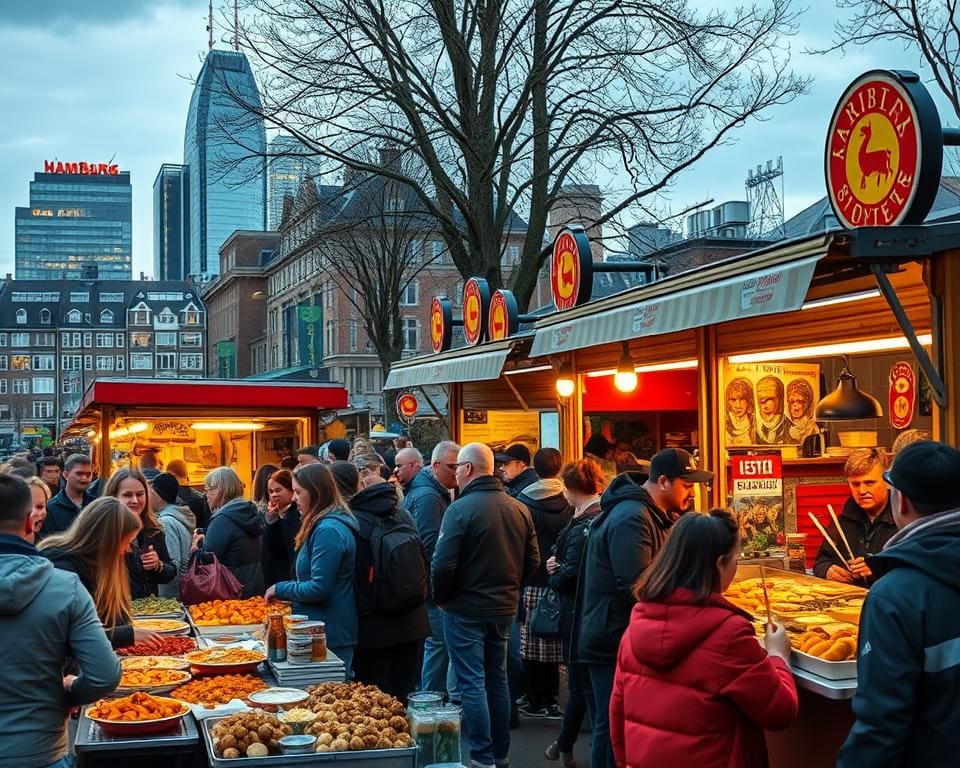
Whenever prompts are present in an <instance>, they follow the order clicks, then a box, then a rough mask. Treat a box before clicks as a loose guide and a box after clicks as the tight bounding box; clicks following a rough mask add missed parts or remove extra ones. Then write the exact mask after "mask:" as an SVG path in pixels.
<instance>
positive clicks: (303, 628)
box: [289, 621, 327, 664]
mask: <svg viewBox="0 0 960 768" xmlns="http://www.w3.org/2000/svg"><path fill="white" fill-rule="evenodd" d="M289 634H290V635H291V636H293V637H309V638H311V652H310V658H309V659H308V660H307V661H300V662H299V663H300V664H307V663H309V662H311V661H326V660H327V625H326V624H324V623H323V622H322V621H304V622H301V623H299V624H294V625H292V626H291V627H290V633H289Z"/></svg>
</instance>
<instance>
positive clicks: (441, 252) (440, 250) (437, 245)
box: [430, 240, 447, 264]
mask: <svg viewBox="0 0 960 768" xmlns="http://www.w3.org/2000/svg"><path fill="white" fill-rule="evenodd" d="M444 245H445V244H444V242H443V240H434V241H432V242H431V243H430V256H431V257H432V258H433V262H434V263H435V264H444V263H446V261H447V258H446V256H447V255H446V252H445V251H446V248H445V247H444Z"/></svg>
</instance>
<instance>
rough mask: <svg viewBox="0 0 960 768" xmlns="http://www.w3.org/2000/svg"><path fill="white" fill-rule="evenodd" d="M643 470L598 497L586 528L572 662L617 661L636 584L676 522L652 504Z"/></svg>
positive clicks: (621, 478) (627, 474)
mask: <svg viewBox="0 0 960 768" xmlns="http://www.w3.org/2000/svg"><path fill="white" fill-rule="evenodd" d="M646 480H647V476H646V475H644V474H642V473H639V472H625V473H623V474H622V475H617V477H615V478H614V480H613V482H612V483H610V485H609V486H607V489H606V490H605V491H604V492H603V496H601V497H600V514H599V515H597V517H596V518H595V519H594V521H593V523H592V524H591V525H590V528H589V529H588V530H587V543H586V547H585V549H584V553H583V560H582V561H581V565H580V583H579V585H578V589H577V596H576V602H575V610H574V626H573V631H572V639H571V645H572V648H571V654H572V658H573V660H574V661H580V662H584V663H589V664H608V665H610V666H613V665H614V664H616V661H617V647H618V646H619V645H620V637H621V635H622V634H623V631H624V630H625V629H626V628H627V624H628V623H629V621H630V610H631V609H632V608H633V604H634V599H633V591H632V590H633V585H634V582H636V580H637V578H638V577H639V576H640V574H641V573H643V571H644V570H645V569H646V568H647V566H648V565H650V563H651V562H652V561H653V558H654V557H655V556H656V554H657V552H659V551H660V547H662V546H663V542H664V540H665V539H666V538H667V533H669V532H670V526H672V525H673V521H672V520H671V519H670V517H668V516H667V514H666V513H665V512H662V511H661V510H660V509H658V508H657V506H656V505H655V504H654V503H653V500H652V499H651V498H650V494H648V493H647V491H646V489H645V488H644V487H643V483H645V482H646Z"/></svg>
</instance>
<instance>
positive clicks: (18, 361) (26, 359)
mask: <svg viewBox="0 0 960 768" xmlns="http://www.w3.org/2000/svg"><path fill="white" fill-rule="evenodd" d="M10 370H11V371H29V370H30V355H10Z"/></svg>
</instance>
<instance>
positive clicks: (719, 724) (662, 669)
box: [610, 589, 798, 768]
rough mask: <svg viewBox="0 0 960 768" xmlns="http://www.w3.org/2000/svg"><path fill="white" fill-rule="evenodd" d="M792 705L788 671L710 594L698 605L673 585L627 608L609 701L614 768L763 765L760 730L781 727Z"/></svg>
mask: <svg viewBox="0 0 960 768" xmlns="http://www.w3.org/2000/svg"><path fill="white" fill-rule="evenodd" d="M797 709H798V699H797V689H796V686H795V685H794V682H793V674H792V673H791V672H790V668H789V667H788V666H787V664H786V663H785V662H784V661H783V660H782V659H780V658H777V657H775V656H768V655H767V652H766V651H765V650H764V649H763V647H762V646H761V645H760V644H759V643H758V642H757V637H756V634H755V633H754V630H753V626H752V625H751V623H750V615H749V614H747V613H745V612H744V611H741V610H740V609H739V608H737V607H735V606H734V605H732V604H731V603H729V602H727V601H726V600H725V599H724V598H723V597H721V596H720V595H713V596H711V597H710V599H709V601H708V602H707V604H706V605H698V604H697V603H696V601H695V596H694V594H693V593H692V592H691V591H689V590H687V589H677V590H675V591H674V592H673V594H671V595H670V596H669V597H668V598H667V599H666V600H664V601H663V602H656V603H653V602H641V603H637V605H636V606H634V608H633V612H632V615H631V617H630V626H629V627H628V629H627V631H626V633H625V634H624V636H623V640H622V642H621V643H620V651H619V657H618V662H617V672H616V676H615V677H614V681H613V695H612V696H611V698H610V741H611V742H612V744H613V754H614V756H615V757H616V763H617V765H618V766H620V768H640V766H644V767H645V766H651V765H676V766H694V765H695V766H697V768H763V766H766V765H767V752H766V744H765V742H764V736H763V730H764V729H767V730H780V729H783V728H786V727H787V726H788V725H790V723H791V722H793V720H794V719H795V718H796V716H797Z"/></svg>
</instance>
